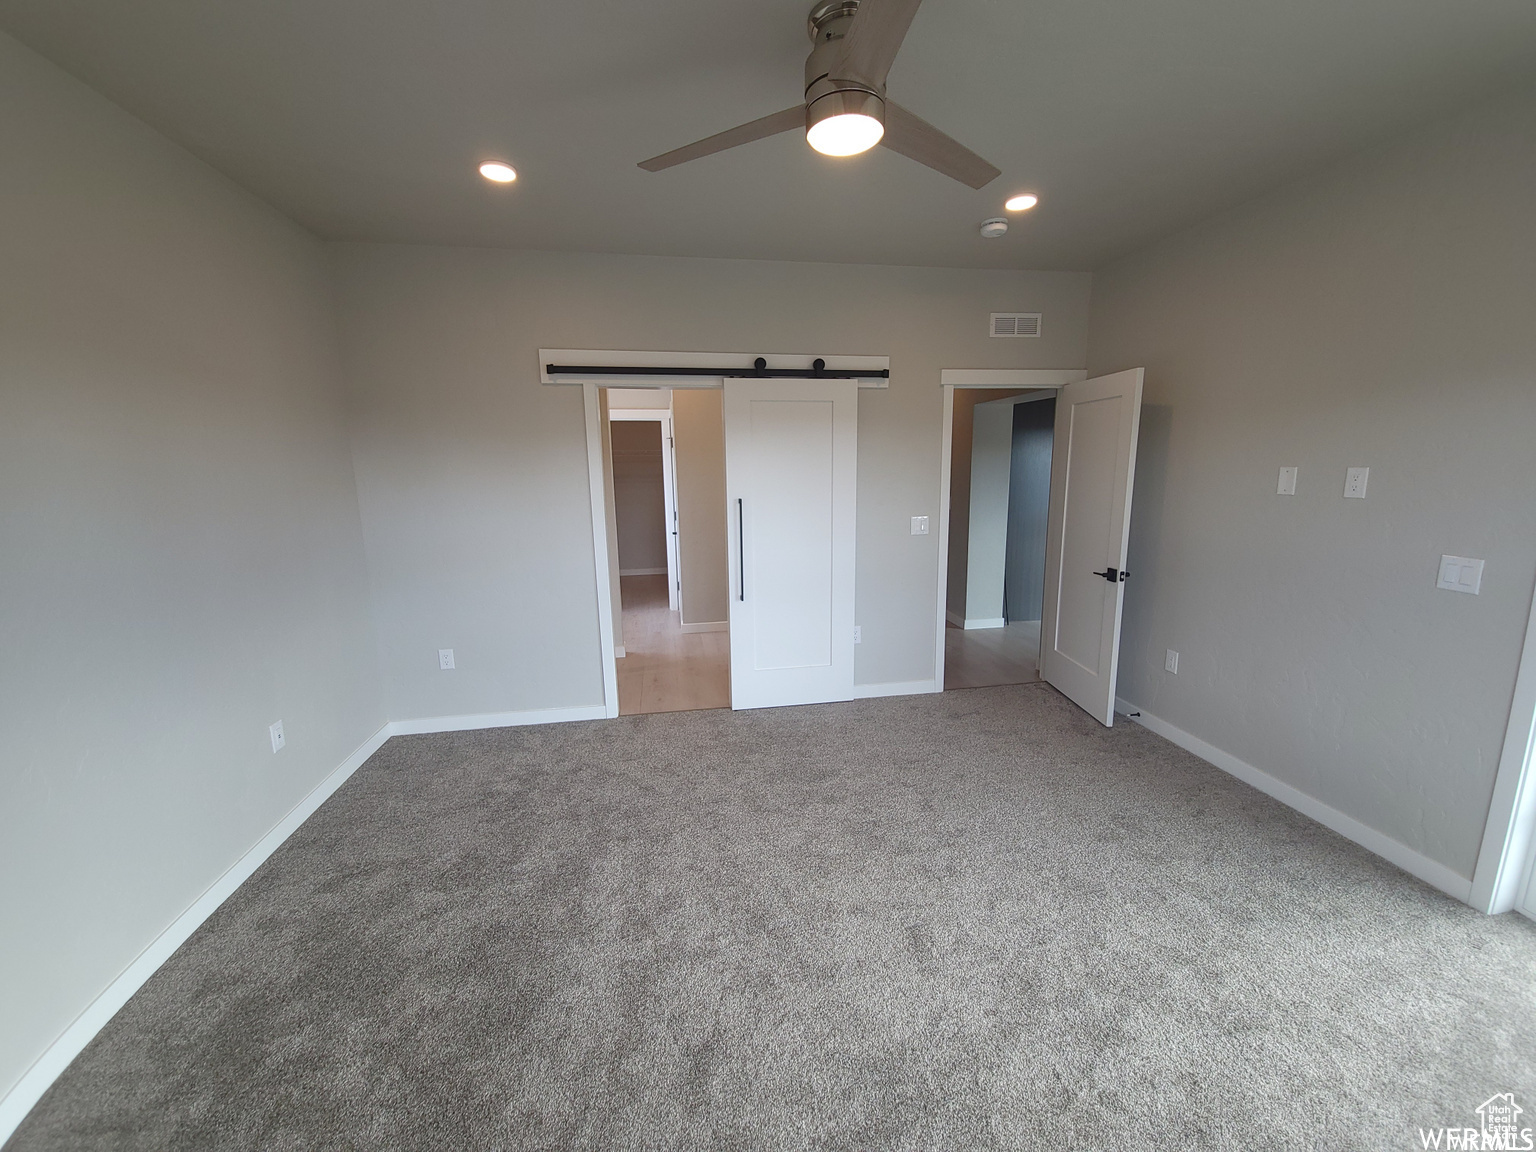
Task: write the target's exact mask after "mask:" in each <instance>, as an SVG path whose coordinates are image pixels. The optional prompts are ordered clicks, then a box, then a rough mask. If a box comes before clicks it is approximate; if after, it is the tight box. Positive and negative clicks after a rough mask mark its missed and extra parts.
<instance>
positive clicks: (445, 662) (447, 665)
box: [437, 648, 453, 672]
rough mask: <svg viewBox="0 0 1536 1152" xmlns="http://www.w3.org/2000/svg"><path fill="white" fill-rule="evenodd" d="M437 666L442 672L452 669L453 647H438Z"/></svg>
mask: <svg viewBox="0 0 1536 1152" xmlns="http://www.w3.org/2000/svg"><path fill="white" fill-rule="evenodd" d="M437 666H438V667H439V668H441V669H442V670H443V671H444V672H448V671H451V670H452V668H453V649H452V648H439V649H438V650H437Z"/></svg>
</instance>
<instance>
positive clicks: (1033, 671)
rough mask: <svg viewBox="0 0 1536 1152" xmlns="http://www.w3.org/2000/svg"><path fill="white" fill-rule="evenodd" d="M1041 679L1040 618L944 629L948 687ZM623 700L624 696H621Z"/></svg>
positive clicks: (994, 684) (946, 681)
mask: <svg viewBox="0 0 1536 1152" xmlns="http://www.w3.org/2000/svg"><path fill="white" fill-rule="evenodd" d="M1038 679H1040V621H1038V620H1020V621H1019V622H1018V623H1016V624H1009V625H1008V626H1007V627H1006V628H972V629H969V630H967V629H964V628H956V627H955V626H954V625H953V624H951V625H950V626H949V627H947V628H945V629H944V690H945V691H946V692H947V691H949V690H950V689H951V688H990V687H994V686H996V685H999V684H1028V683H1031V682H1032V681H1035V680H1038ZM619 699H620V700H623V696H622V695H621V696H620V697H619Z"/></svg>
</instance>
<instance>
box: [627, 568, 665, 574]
mask: <svg viewBox="0 0 1536 1152" xmlns="http://www.w3.org/2000/svg"><path fill="white" fill-rule="evenodd" d="M666 574H667V570H666V569H665V568H620V569H619V575H620V576H665V575H666Z"/></svg>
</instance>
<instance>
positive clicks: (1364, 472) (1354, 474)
mask: <svg viewBox="0 0 1536 1152" xmlns="http://www.w3.org/2000/svg"><path fill="white" fill-rule="evenodd" d="M1370 478H1371V470H1370V469H1369V468H1351V469H1350V470H1349V471H1348V472H1347V473H1345V475H1344V495H1345V496H1347V497H1348V498H1349V499H1351V500H1364V499H1365V484H1366V481H1367V480H1369V479H1370Z"/></svg>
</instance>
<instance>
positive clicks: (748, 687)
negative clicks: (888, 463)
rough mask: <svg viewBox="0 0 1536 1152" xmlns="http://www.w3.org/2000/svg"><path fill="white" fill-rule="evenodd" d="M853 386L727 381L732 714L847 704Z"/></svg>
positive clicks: (844, 382) (849, 383) (853, 473)
mask: <svg viewBox="0 0 1536 1152" xmlns="http://www.w3.org/2000/svg"><path fill="white" fill-rule="evenodd" d="M858 406H859V390H858V384H857V383H856V382H855V381H852V380H814V381H813V380H726V382H725V398H724V414H725V483H726V497H727V513H728V515H729V518H730V541H731V549H730V574H731V707H733V708H766V707H773V706H777V705H784V704H815V703H821V702H824V701H828V700H848V699H851V698H852V696H853V563H854V518H855V509H856V493H857V488H856V471H855V467H856V463H857V461H856V453H857V449H858V413H859V409H858Z"/></svg>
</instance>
